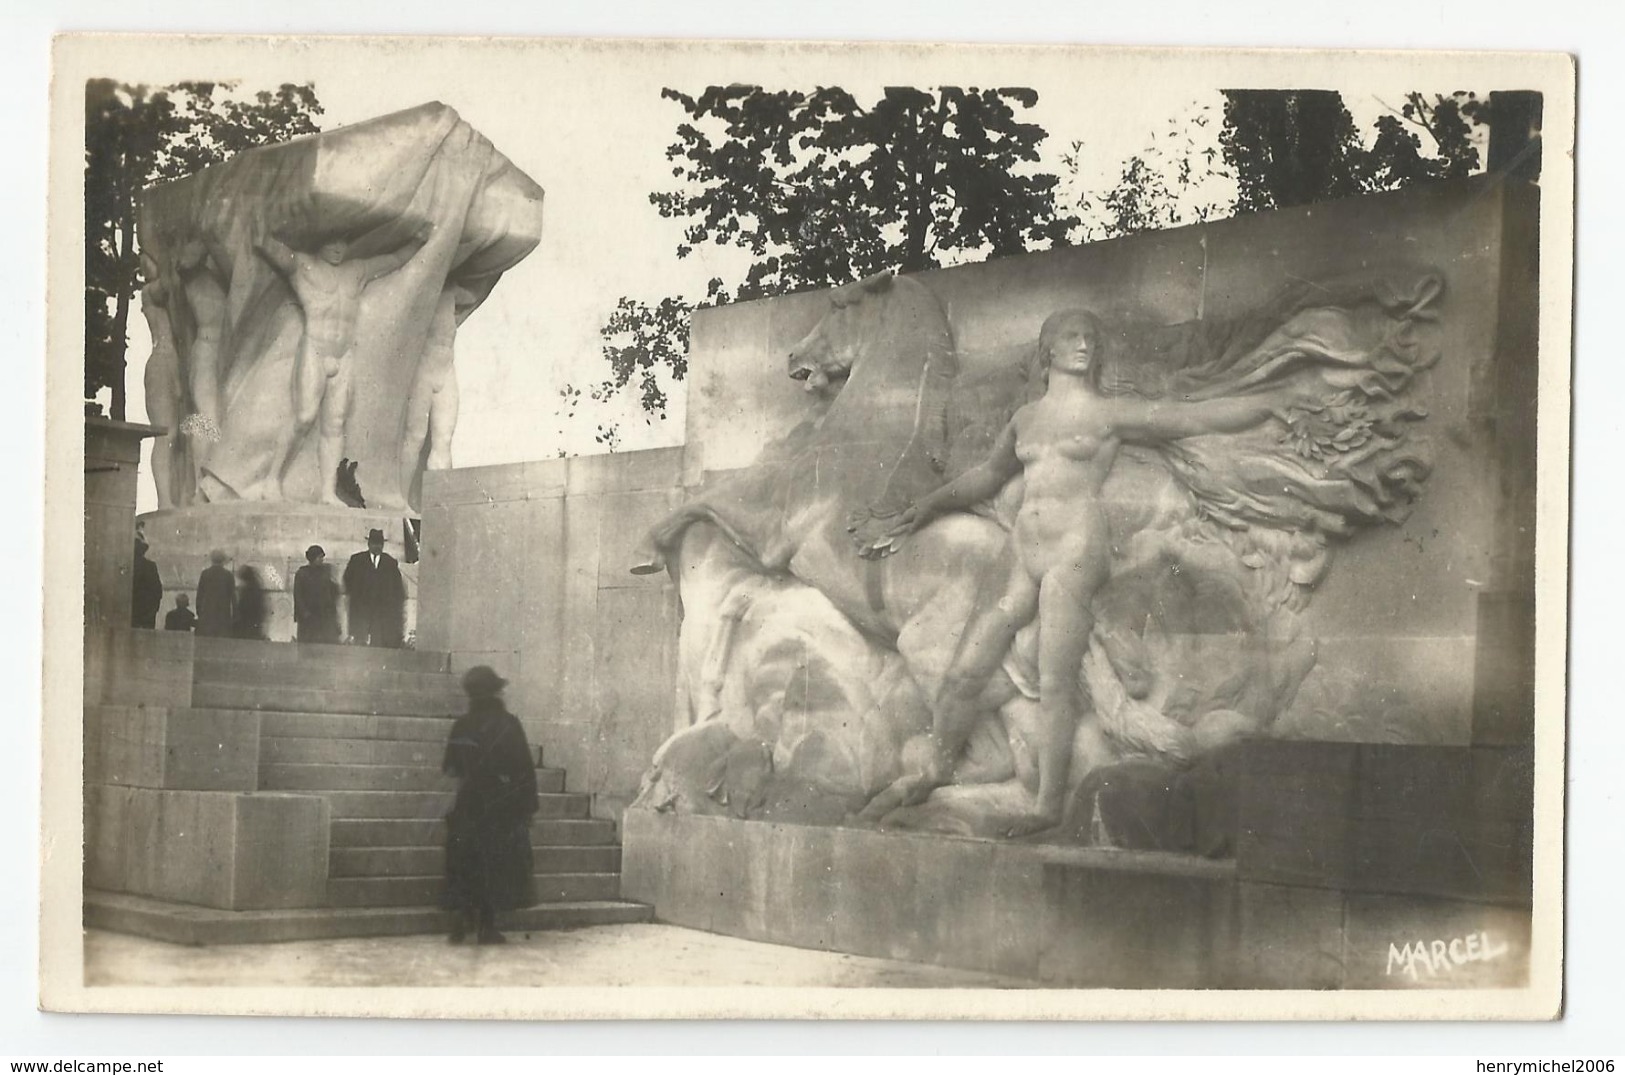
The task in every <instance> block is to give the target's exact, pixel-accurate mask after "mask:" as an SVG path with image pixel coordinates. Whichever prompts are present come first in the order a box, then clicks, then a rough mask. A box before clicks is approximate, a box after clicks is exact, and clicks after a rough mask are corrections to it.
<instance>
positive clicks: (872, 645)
mask: <svg viewBox="0 0 1625 1075" xmlns="http://www.w3.org/2000/svg"><path fill="white" fill-rule="evenodd" d="M406 72H410V75H409V76H408V75H407V74H406ZM1573 109H1574V76H1573V70H1572V67H1571V64H1570V62H1569V60H1568V59H1567V58H1565V57H1561V56H1552V55H1535V54H1527V55H1513V54H1501V55H1489V54H1467V53H1433V54H1421V53H1413V54H1406V53H1362V54H1359V55H1357V56H1356V55H1353V54H1338V53H1291V52H1273V53H1263V52H1258V53H1252V52H1245V51H1225V52H1219V51H1209V52H1196V51H1185V52H1181V51H1172V50H1160V51H1159V50H1127V49H1120V50H1105V49H1082V48H1058V47H1014V46H1000V47H982V46H952V47H949V46H941V47H933V46H899V45H872V44H870V45H839V44H821V45H807V44H773V43H758V44H737V43H735V44H723V43H707V42H685V43H673V42H658V43H656V42H637V41H615V42H610V41H572V40H546V41H543V40H537V41H524V40H502V41H496V40H487V41H479V40H473V39H466V40H436V39H432V38H425V39H413V40H406V39H362V38H353V39H319V38H308V39H295V38H280V39H260V40H253V39H224V38H196V39H192V38H163V37H136V36H130V37H95V36H80V37H65V38H61V39H59V40H58V42H57V47H56V54H55V85H54V90H53V110H54V123H53V131H54V144H53V147H52V191H53V195H54V196H55V197H54V199H53V207H52V222H51V233H50V246H51V249H50V260H51V272H52V284H53V288H52V293H51V308H50V324H51V327H50V354H49V362H48V378H49V418H48V426H49V437H50V455H49V459H48V475H47V479H48V490H49V494H48V505H47V512H48V516H47V520H48V524H49V522H50V520H52V519H55V520H57V521H58V522H59V523H61V526H60V528H59V529H60V530H61V532H66V533H72V532H74V530H73V528H74V527H75V526H76V525H78V524H77V523H75V522H74V518H75V516H76V515H79V514H82V517H83V528H84V541H83V544H82V546H81V545H79V544H78V543H75V542H65V543H60V544H61V547H56V548H52V549H51V550H49V552H48V564H47V580H48V582H47V587H48V600H47V607H48V609H51V610H52V611H51V612H49V613H48V616H47V633H46V656H47V677H46V686H47V714H46V717H47V720H46V723H47V729H46V731H47V743H46V751H47V753H46V760H45V774H46V797H47V802H46V825H47V838H48V839H55V840H60V841H61V844H62V846H72V847H77V846H80V843H77V842H75V841H82V846H83V856H82V861H81V860H79V859H78V858H76V857H75V856H66V857H67V858H68V859H70V860H71V861H63V858H64V856H62V855H60V854H58V855H55V856H51V857H50V859H49V862H48V866H47V871H46V878H45V891H44V903H43V913H44V919H43V926H42V928H43V935H42V951H43V952H44V953H45V967H44V970H43V975H42V989H43V991H44V997H45V1003H46V1005H47V1006H48V1007H51V1008H57V1009H66V1010H103V1011H153V1012H159V1011H164V1012H255V1013H289V1014H388V1015H410V1016H417V1017H424V1016H441V1017H453V1016H487V1017H503V1016H506V1017H553V1018H561V1017H592V1018H617V1017H625V1018H630V1017H649V1016H689V1017H692V1016H763V1017H765V1016H774V1017H802V1018H805V1017H820V1016H830V1015H834V1014H840V1015H842V1016H845V1017H852V1016H858V1017H873V1018H886V1017H910V1018H921V1017H924V1018H1104V1017H1116V1018H1123V1017H1129V1018H1164V1019H1165V1018H1257V1017H1259V1016H1260V1015H1261V1014H1267V1015H1268V1016H1269V1017H1271V1018H1350V1017H1384V1018H1409V1019H1416V1018H1453V1019H1459V1018H1478V1019H1487V1018H1550V1017H1552V1016H1554V1015H1555V1014H1556V1013H1557V1012H1558V1005H1559V998H1560V990H1559V983H1560V979H1561V959H1562V950H1561V920H1560V917H1559V909H1560V905H1561V898H1562V876H1563V874H1562V857H1561V856H1562V831H1563V829H1562V824H1563V821H1562V798H1561V780H1560V776H1561V771H1562V763H1563V724H1562V721H1563V693H1562V678H1561V675H1562V662H1563V652H1564V631H1565V628H1564V624H1565V615H1566V608H1565V603H1564V595H1563V578H1564V577H1565V572H1566V563H1565V560H1564V557H1565V543H1566V534H1567V522H1566V518H1567V499H1566V497H1567V487H1566V477H1565V475H1566V470H1567V450H1568V445H1567V435H1568V434H1567V429H1568V418H1567V413H1568V412H1567V407H1568V398H1567V388H1568V377H1569V372H1568V350H1567V348H1568V338H1569V332H1570V321H1569V291H1568V288H1569V277H1570V263H1571V261H1570V259H1571V248H1572V231H1571V226H1570V224H1569V214H1570V211H1571V208H1572V196H1573V195H1572V188H1573V176H1572V162H1571V154H1570V150H1571V147H1572V139H1573ZM81 210H82V212H81ZM81 291H82V292H83V295H84V300H85V301H84V304H83V307H82V308H81V306H80V304H79V302H78V298H77V296H78V295H79V293H80V292H81ZM76 392H77V393H79V395H77V396H76V395H75V393H76ZM81 426H82V430H81ZM81 464H82V467H81ZM81 470H82V475H83V477H82V484H81V479H80V477H79V475H80V473H81ZM81 565H82V568H83V571H82V575H81V574H80V567H81ZM81 578H82V595H81V592H80V579H81ZM1537 579H1538V580H1540V583H1541V585H1540V586H1537ZM1542 587H1544V588H1542ZM58 591H60V592H58ZM81 600H82V603H81ZM81 710H82V721H81V720H80V719H78V718H77V717H76V716H75V712H76V711H81ZM222 987H229V988H222ZM1259 991H1264V992H1263V993H1262V994H1261V993H1260V992H1259Z"/></svg>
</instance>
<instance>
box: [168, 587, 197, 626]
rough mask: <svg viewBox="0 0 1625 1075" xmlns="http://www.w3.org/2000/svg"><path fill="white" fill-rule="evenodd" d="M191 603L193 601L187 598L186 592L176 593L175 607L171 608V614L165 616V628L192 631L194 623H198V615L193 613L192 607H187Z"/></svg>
mask: <svg viewBox="0 0 1625 1075" xmlns="http://www.w3.org/2000/svg"><path fill="white" fill-rule="evenodd" d="M189 604H191V602H190V601H189V600H187V597H186V595H185V594H183V593H181V594H176V595H175V607H174V608H172V609H170V610H169V615H167V616H165V617H164V630H166V631H190V630H191V629H192V627H193V625H194V624H196V623H197V617H196V616H194V615H193V614H192V610H191V609H189V608H187V607H186V606H187V605H189Z"/></svg>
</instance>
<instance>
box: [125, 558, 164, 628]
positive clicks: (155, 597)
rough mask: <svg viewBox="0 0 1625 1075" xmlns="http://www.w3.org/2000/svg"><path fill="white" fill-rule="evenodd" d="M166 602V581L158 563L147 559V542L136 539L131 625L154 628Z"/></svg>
mask: <svg viewBox="0 0 1625 1075" xmlns="http://www.w3.org/2000/svg"><path fill="white" fill-rule="evenodd" d="M163 604H164V582H163V580H162V579H161V578H159V577H158V565H157V564H155V563H153V562H152V561H151V560H149V559H147V543H146V542H145V541H142V540H141V539H140V538H136V539H135V573H134V575H133V577H132V579H131V593H130V626H131V627H144V628H146V629H147V630H149V631H150V630H152V629H153V628H154V627H156V626H157V624H158V610H159V609H160V608H162V607H163Z"/></svg>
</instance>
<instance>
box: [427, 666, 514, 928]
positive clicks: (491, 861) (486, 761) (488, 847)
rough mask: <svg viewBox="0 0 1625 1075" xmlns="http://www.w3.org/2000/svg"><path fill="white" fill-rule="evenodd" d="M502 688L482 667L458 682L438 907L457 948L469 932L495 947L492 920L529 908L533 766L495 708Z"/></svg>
mask: <svg viewBox="0 0 1625 1075" xmlns="http://www.w3.org/2000/svg"><path fill="white" fill-rule="evenodd" d="M506 685H507V681H506V680H504V679H503V678H502V677H501V676H499V675H497V674H496V672H494V671H492V670H491V669H490V668H488V667H486V666H485V665H479V666H478V667H475V668H470V669H469V670H468V672H467V673H465V674H464V676H463V690H464V691H466V692H467V693H468V713H467V715H465V716H462V717H459V718H457V723H455V724H453V725H452V728H451V737H450V738H449V739H448V740H447V742H446V760H445V765H444V769H445V771H446V772H447V773H449V774H451V775H452V776H455V777H457V778H458V780H459V781H461V784H460V785H459V787H458V789H457V801H456V803H455V804H454V805H453V806H452V808H451V813H449V814H447V815H446V895H445V899H444V901H443V904H444V906H445V907H446V908H447V909H448V910H450V911H451V912H452V913H453V914H455V915H456V916H457V918H456V921H455V923H454V924H453V926H452V930H451V941H452V943H454V944H455V943H458V942H460V941H462V940H463V938H464V937H466V936H467V935H468V931H469V930H470V929H475V930H477V931H478V940H479V943H480V944H501V943H502V942H503V941H505V940H506V939H507V938H505V937H503V935H502V934H500V933H498V932H497V928H496V913H497V912H498V911H509V910H513V909H514V908H517V907H528V906H530V905H531V904H532V903H534V902H535V880H534V878H533V877H532V876H531V874H532V861H531V852H530V819H531V817H532V815H534V814H535V813H536V810H537V800H536V763H535V762H534V760H532V758H531V754H530V744H529V743H528V742H527V741H526V739H525V729H524V728H523V727H521V726H520V724H519V719H518V718H517V717H515V716H514V715H513V714H512V713H509V712H508V710H507V707H505V706H504V705H503V704H502V688H503V687H504V686H506Z"/></svg>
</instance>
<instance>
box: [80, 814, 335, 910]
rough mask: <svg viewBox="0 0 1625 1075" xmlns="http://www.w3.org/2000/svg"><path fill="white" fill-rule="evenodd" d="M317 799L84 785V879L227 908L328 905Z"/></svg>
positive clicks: (324, 828) (323, 826)
mask: <svg viewBox="0 0 1625 1075" xmlns="http://www.w3.org/2000/svg"><path fill="white" fill-rule="evenodd" d="M329 819H330V808H329V807H328V804H327V800H325V799H323V798H321V797H320V796H317V795H285V794H266V793H259V794H242V793H237V792H222V791H160V790H157V789H154V788H132V787H120V786H116V785H110V784H89V785H87V786H86V788H85V835H86V842H85V883H86V884H87V885H89V886H92V887H94V888H98V889H103V890H106V891H110V892H125V893H130V894H134V895H140V896H151V897H155V898H157V899H162V900H173V901H175V902H178V903H189V904H195V905H198V906H202V907H218V908H222V909H226V910H250V909H267V908H279V907H319V906H321V905H322V904H324V903H326V902H327V853H328V829H329Z"/></svg>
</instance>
